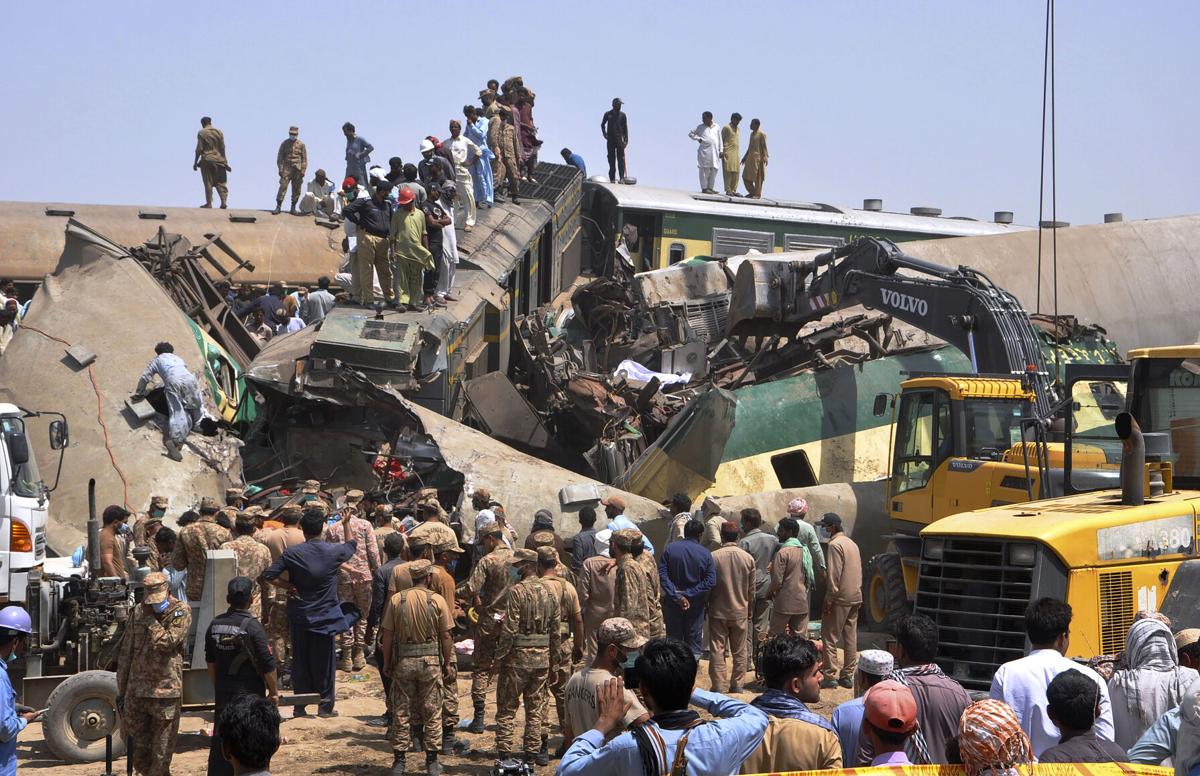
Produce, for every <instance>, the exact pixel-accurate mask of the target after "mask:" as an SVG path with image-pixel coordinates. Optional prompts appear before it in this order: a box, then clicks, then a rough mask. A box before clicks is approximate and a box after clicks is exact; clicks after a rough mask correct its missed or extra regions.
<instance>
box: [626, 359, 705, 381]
mask: <svg viewBox="0 0 1200 776" xmlns="http://www.w3.org/2000/svg"><path fill="white" fill-rule="evenodd" d="M622 372H624V373H625V378H626V379H627V380H634V381H636V382H639V383H648V382H650V381H651V380H652V379H654V378H655V377H657V378H658V382H659V384H660V385H674V384H675V383H682V384H684V385H686V384H687V383H689V382H691V380H692V373H691V372H684V373H683V374H681V375H671V374H667V373H666V372H655V371H653V370H652V369H647V368H646V367H644V366H642V365H641V364H639V363H638V362H636V361H630V360H629V359H626V360H624V361H622V362H621V363H619V364H617V368H616V369H614V370H613V377H620V375H621V373H622Z"/></svg>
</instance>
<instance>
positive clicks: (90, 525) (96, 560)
mask: <svg viewBox="0 0 1200 776" xmlns="http://www.w3.org/2000/svg"><path fill="white" fill-rule="evenodd" d="M87 560H88V568H89V569H91V572H92V578H93V579H94V578H96V577H98V576H100V521H99V520H97V519H96V480H95V479H91V480H88V522H87Z"/></svg>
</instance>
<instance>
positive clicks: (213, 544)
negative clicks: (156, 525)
mask: <svg viewBox="0 0 1200 776" xmlns="http://www.w3.org/2000/svg"><path fill="white" fill-rule="evenodd" d="M199 511H200V519H199V520H197V521H196V522H194V523H191V524H190V525H187V526H185V527H184V528H183V530H181V531H180V532H179V538H178V539H177V540H176V541H175V552H174V553H173V554H172V556H171V565H172V566H173V567H174V568H175V570H176V571H186V572H187V573H188V578H187V597H188V602H189V603H190V604H191V605H192V606H193V607H194V608H199V607H200V598H201V597H202V596H203V595H204V573H205V563H206V561H207V559H208V551H209V550H219V549H220V548H221V545H222V544H224V543H225V542H227V541H229V540H231V539H232V538H233V537H232V536H230V535H229V531H226V530H225V529H224V528H222V527H221V526H219V525H217V520H216V515H217V502H216V500H215V499H212V498H209V497H207V496H205V497H204V498H203V499H201V500H200V510H199Z"/></svg>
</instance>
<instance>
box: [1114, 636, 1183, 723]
mask: <svg viewBox="0 0 1200 776" xmlns="http://www.w3.org/2000/svg"><path fill="white" fill-rule="evenodd" d="M1125 661H1126V663H1127V664H1128V665H1129V668H1127V669H1123V670H1120V671H1117V672H1115V673H1114V674H1113V678H1112V680H1111V681H1110V684H1111V688H1110V690H1111V691H1112V692H1116V693H1118V694H1120V695H1123V696H1124V697H1125V705H1126V708H1127V709H1128V710H1129V713H1130V715H1131V716H1133V717H1134V718H1135V719H1137V720H1139V721H1140V723H1141V727H1142V729H1143V730H1145V729H1146V728H1148V727H1149V726H1150V725H1151V724H1153V723H1154V720H1156V719H1158V717H1159V716H1160V715H1161V714H1162V713H1163V712H1165V711H1167V710H1168V709H1171V708H1174V707H1175V706H1177V705H1178V704H1179V701H1180V699H1181V698H1182V697H1183V689H1184V688H1183V686H1182V685H1183V683H1182V682H1181V681H1180V673H1181V671H1180V668H1179V650H1178V649H1177V648H1176V646H1175V637H1174V636H1173V635H1171V629H1170V628H1168V627H1167V626H1166V625H1164V624H1163V623H1162V621H1160V620H1158V619H1155V618H1147V619H1144V620H1138V621H1137V622H1135V623H1134V624H1133V627H1132V628H1130V629H1129V635H1128V636H1127V637H1126V639H1125ZM1161 674H1172V676H1171V677H1169V678H1168V677H1164V676H1161ZM1160 687H1161V689H1162V690H1164V691H1165V697H1163V698H1162V699H1161V702H1160V699H1159V697H1158V696H1159V693H1157V692H1155V689H1156V688H1160ZM1110 694H1111V693H1110ZM1164 703H1165V706H1163V704H1164Z"/></svg>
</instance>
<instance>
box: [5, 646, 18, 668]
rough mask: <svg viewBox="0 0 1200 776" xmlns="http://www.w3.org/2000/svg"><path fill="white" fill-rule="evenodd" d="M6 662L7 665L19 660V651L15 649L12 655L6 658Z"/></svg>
mask: <svg viewBox="0 0 1200 776" xmlns="http://www.w3.org/2000/svg"><path fill="white" fill-rule="evenodd" d="M4 662H5V664H6V665H12V664H13V663H15V662H17V651H16V650H15V649H14V650H13V651H12V654H11V655H9V656H8V657H6V658H4Z"/></svg>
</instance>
